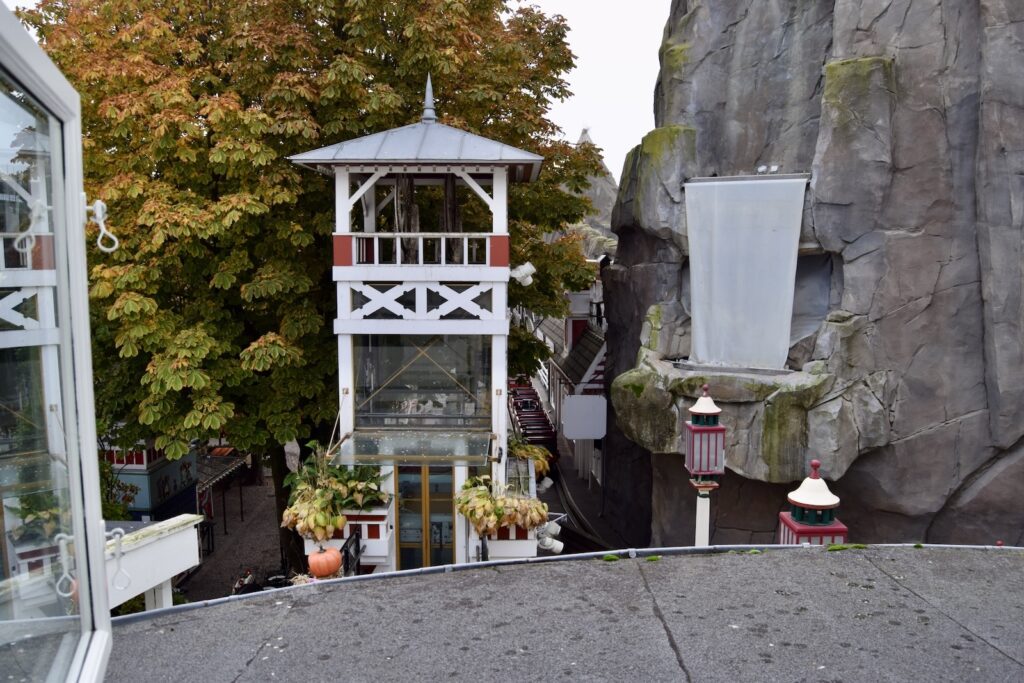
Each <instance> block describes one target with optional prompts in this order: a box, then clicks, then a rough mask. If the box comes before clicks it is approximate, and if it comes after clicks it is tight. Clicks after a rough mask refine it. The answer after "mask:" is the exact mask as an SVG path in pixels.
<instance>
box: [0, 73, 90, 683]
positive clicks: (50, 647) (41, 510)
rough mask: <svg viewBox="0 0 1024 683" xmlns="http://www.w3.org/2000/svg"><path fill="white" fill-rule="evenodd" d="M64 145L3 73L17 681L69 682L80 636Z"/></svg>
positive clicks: (5, 500)
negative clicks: (58, 249)
mask: <svg viewBox="0 0 1024 683" xmlns="http://www.w3.org/2000/svg"><path fill="white" fill-rule="evenodd" d="M60 134H61V124H60V122H59V121H58V120H57V119H56V118H54V117H53V116H51V115H50V114H49V113H48V112H46V111H45V110H44V108H43V107H42V106H41V105H40V104H39V103H38V102H36V101H35V100H34V99H33V98H32V97H31V96H30V95H29V94H27V93H26V92H25V91H24V89H23V88H21V87H20V86H19V85H18V84H17V83H16V82H15V80H14V79H13V78H11V77H10V76H8V75H7V74H6V73H5V72H3V71H2V70H0V241H2V244H3V249H2V257H0V503H2V504H0V534H2V537H0V661H2V662H4V668H3V670H4V672H5V673H6V674H8V675H9V677H10V678H12V679H15V680H37V679H38V680H42V679H47V680H49V679H48V678H47V677H48V676H53V677H54V680H56V679H57V678H60V679H63V678H64V676H65V675H66V674H67V672H68V671H69V669H70V666H71V661H72V657H73V655H74V653H75V649H76V647H77V646H78V643H79V639H80V636H81V634H82V632H83V620H82V619H81V617H80V616H79V615H78V613H79V599H78V592H77V581H76V579H75V577H76V573H77V571H76V566H75V560H76V557H75V556H76V552H75V544H74V543H73V542H72V536H73V534H74V529H73V526H72V521H71V520H72V502H71V495H70V489H69V470H68V462H69V459H70V461H71V462H73V463H77V458H76V456H75V453H76V451H75V448H74V446H73V443H74V439H73V434H66V433H65V428H68V430H72V431H73V429H74V421H73V417H71V418H68V417H67V416H71V415H73V413H70V412H68V413H66V412H65V406H64V404H63V403H64V402H63V401H62V398H61V389H62V382H61V365H62V364H64V363H67V362H68V361H67V360H66V358H67V356H66V355H63V354H66V353H67V352H68V351H69V348H65V347H63V344H62V336H63V337H65V338H66V333H65V334H64V335H62V334H61V328H62V327H63V326H64V325H65V323H66V321H65V320H61V319H60V318H61V316H60V315H58V311H57V305H56V302H57V292H56V290H57V280H58V277H57V270H56V268H55V253H54V248H55V244H54V239H55V235H54V232H55V231H54V226H55V225H57V224H59V223H61V221H63V215H62V212H61V207H62V205H63V202H64V188H63V182H64V178H63V171H62V167H61V161H62V155H61V149H62V147H61V140H60ZM60 235H61V236H63V232H61V233H60ZM62 357H63V358H64V359H65V360H62ZM69 370H70V368H65V371H69ZM69 384H70V381H65V382H64V383H63V389H64V390H65V391H68V392H69V393H68V394H67V395H73V394H71V393H70V389H71V387H70V386H69ZM69 454H70V455H69Z"/></svg>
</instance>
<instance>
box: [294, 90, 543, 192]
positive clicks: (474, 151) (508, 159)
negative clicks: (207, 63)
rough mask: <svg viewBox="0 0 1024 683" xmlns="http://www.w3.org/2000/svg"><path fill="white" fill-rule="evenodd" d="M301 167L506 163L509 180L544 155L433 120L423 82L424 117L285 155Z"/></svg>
mask: <svg viewBox="0 0 1024 683" xmlns="http://www.w3.org/2000/svg"><path fill="white" fill-rule="evenodd" d="M288 159H289V160H291V161H293V162H295V163H296V164H299V165H301V166H308V167H310V168H323V167H329V166H385V165H422V166H428V165H448V166H505V167H507V168H508V170H509V180H511V181H519V182H530V181H532V180H536V179H537V175H538V174H539V173H540V165H541V162H542V161H543V160H544V158H543V157H541V156H539V155H537V154H533V153H532V152H527V151H525V150H522V149H518V148H516V147H513V146H511V145H506V144H504V143H501V142H498V141H497V140H490V139H488V138H485V137H482V136H480V135H474V134H473V133H469V132H467V131H464V130H459V129H458V128H452V127H451V126H446V125H444V124H443V123H437V121H436V117H435V115H434V97H433V92H432V89H431V86H430V81H429V79H428V81H427V93H426V97H425V101H424V109H423V119H422V120H421V121H420V122H419V123H413V124H411V125H408V126H402V127H401V128H392V129H391V130H386V131H384V132H383V133H374V134H373V135H366V136H364V137H361V138H355V139H354V140H346V141H345V142H339V143H337V144H334V145H329V146H327V147H321V148H320V149H314V150H311V151H309V152H302V153H301V154H295V155H293V156H290V157H288Z"/></svg>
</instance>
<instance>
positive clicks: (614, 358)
mask: <svg viewBox="0 0 1024 683" xmlns="http://www.w3.org/2000/svg"><path fill="white" fill-rule="evenodd" d="M660 57H661V72H660V76H659V80H658V83H657V86H656V88H655V98H654V99H655V121H656V126H657V128H656V129H655V130H654V131H651V132H650V133H648V134H647V135H646V136H645V137H644V138H643V140H642V141H641V143H640V144H639V145H638V146H637V147H636V148H635V149H634V150H633V151H632V152H631V153H630V155H629V156H628V157H627V160H626V164H625V167H624V169H623V175H622V181H621V183H620V188H619V196H618V201H617V204H616V207H615V210H614V212H613V216H612V227H613V229H614V230H615V232H616V233H617V234H618V236H619V252H618V256H617V258H616V261H615V263H614V264H613V265H612V266H611V267H609V268H606V269H605V272H604V286H605V300H606V302H607V306H608V309H607V310H608V318H609V332H608V342H609V357H610V366H611V367H610V369H609V376H611V377H616V378H617V379H616V380H615V383H614V384H613V389H612V401H611V402H610V405H611V406H612V408H611V409H610V410H611V413H612V415H611V420H610V425H611V427H612V433H611V434H610V435H609V439H608V442H609V443H608V455H607V457H608V465H607V467H608V470H607V476H608V482H607V486H608V489H609V490H608V496H609V500H613V501H622V502H621V505H620V506H619V507H617V508H616V509H615V510H614V512H615V513H616V517H615V518H617V519H619V521H620V523H621V526H622V532H623V534H624V535H626V536H627V538H630V539H631V540H634V539H635V540H637V542H640V541H644V540H649V541H650V542H651V543H653V544H675V543H689V542H692V537H693V530H692V528H691V527H692V521H693V494H692V492H691V491H690V490H689V486H688V485H687V483H686V479H685V476H683V475H681V474H680V472H681V470H682V460H681V456H679V455H678V448H675V446H674V445H673V444H677V442H678V429H679V424H678V423H679V417H678V416H679V415H680V414H682V413H683V412H685V408H686V407H687V406H688V405H689V404H691V403H692V401H693V398H694V396H695V395H696V388H697V387H698V386H699V384H700V383H701V382H703V381H710V382H711V383H712V385H713V386H715V385H717V386H719V387H720V388H721V389H722V391H721V392H720V393H715V390H713V392H712V393H713V394H715V396H716V400H717V399H719V396H721V400H720V401H719V403H720V405H722V407H723V410H724V414H723V423H725V424H726V425H727V426H728V427H729V428H730V432H731V438H730V443H729V454H728V460H727V462H728V465H729V468H730V470H731V472H730V474H729V475H728V476H727V478H726V480H725V482H724V484H723V487H722V490H721V491H720V492H718V493H716V494H715V495H714V496H712V500H713V503H712V505H713V522H714V524H715V529H714V533H713V538H712V540H713V542H716V543H721V542H735V541H742V540H744V539H746V540H759V541H763V540H765V539H766V534H770V532H771V531H772V530H773V529H774V527H775V525H776V513H777V512H778V510H779V509H781V506H782V505H783V503H784V501H785V493H786V491H787V490H790V489H791V488H793V487H794V486H793V484H792V483H791V482H794V481H796V480H797V479H799V478H800V477H801V474H802V472H804V471H805V470H806V465H807V462H808V461H809V460H810V459H811V458H812V457H819V458H820V459H822V460H823V462H824V463H825V465H824V467H823V472H824V474H825V475H826V476H827V477H829V478H830V479H832V480H834V483H833V486H832V487H833V490H834V491H835V492H836V493H837V494H838V495H839V496H841V498H842V500H843V503H842V512H841V517H842V519H843V520H844V521H845V522H846V523H847V524H848V525H849V526H850V528H851V536H852V538H854V539H855V540H861V541H869V542H870V541H917V540H927V541H932V542H966V543H990V542H993V541H995V540H996V539H1002V540H1005V541H1006V542H1008V543H1018V542H1021V541H1024V505H1021V504H1020V503H1019V501H1017V500H1016V495H1018V492H1019V491H1021V490H1022V489H1024V441H1022V436H1024V414H1022V413H1024V342H1022V332H1024V330H1022V327H1024V298H1022V295H1024V292H1022V288H1024V272H1022V269H1024V253H1022V241H1024V82H1022V81H1021V79H1020V74H1022V73H1024V3H1021V2H1018V1H1017V0H834V1H825V0H822V1H814V2H808V1H806V0H754V1H751V0H747V1H745V2H732V1H725V0H718V1H716V0H675V1H674V2H673V5H672V10H671V14H670V17H669V20H668V23H667V25H666V27H665V34H664V41H663V43H662V46H661V50H660ZM774 164H777V165H779V166H780V170H781V172H783V173H793V172H807V171H809V172H811V174H812V176H811V183H810V187H809V190H808V193H807V201H806V206H805V211H804V217H803V224H802V226H801V239H800V250H801V253H803V254H807V255H814V254H825V255H828V258H831V262H832V269H833V271H832V276H831V283H830V285H829V287H830V292H829V295H830V296H829V300H830V308H829V311H828V313H827V316H826V317H825V318H824V319H823V320H822V321H821V323H820V325H819V326H818V327H817V329H816V331H814V332H813V334H810V335H809V336H807V337H804V338H802V339H799V340H796V341H795V343H794V346H793V348H792V349H791V351H790V368H791V369H792V370H794V373H793V374H792V376H790V377H789V378H788V379H787V378H785V377H783V378H782V379H780V378H778V377H774V378H768V379H764V378H760V379H759V378H756V377H755V378H753V379H751V378H749V377H744V376H742V375H741V374H739V373H731V372H724V373H723V372H716V373H708V372H706V371H703V370H701V369H692V368H691V369H687V368H686V367H685V366H682V367H679V366H678V365H674V364H672V363H669V362H667V359H676V358H684V359H685V357H686V356H687V354H688V350H689V316H688V313H687V310H688V303H689V302H688V297H689V294H688V267H687V259H688V244H687V228H686V219H685V193H684V190H683V183H684V182H685V181H686V180H687V179H689V178H693V177H699V176H712V175H718V176H726V175H736V174H745V173H751V172H753V171H754V169H756V168H757V167H759V166H761V165H774ZM818 258H824V257H818ZM751 333H753V334H756V331H751ZM729 375H734V376H732V377H730V376H729ZM673 448H675V450H673ZM652 452H653V453H655V454H656V455H651V453H652ZM631 500H632V501H634V503H633V505H632V507H631V506H630V504H629V501H631ZM648 500H649V501H650V505H649V506H648V504H647V501H648ZM630 510H633V511H634V512H633V513H632V514H631V513H630ZM648 534H649V538H647V536H648Z"/></svg>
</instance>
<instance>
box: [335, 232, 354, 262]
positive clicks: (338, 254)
mask: <svg viewBox="0 0 1024 683" xmlns="http://www.w3.org/2000/svg"><path fill="white" fill-rule="evenodd" d="M334 265H336V266H351V265H352V235H335V236H334Z"/></svg>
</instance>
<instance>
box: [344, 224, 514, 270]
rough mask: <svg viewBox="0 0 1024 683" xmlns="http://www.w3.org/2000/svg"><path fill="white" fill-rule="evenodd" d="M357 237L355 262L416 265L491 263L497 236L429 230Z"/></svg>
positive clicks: (479, 264) (358, 263)
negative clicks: (432, 231) (492, 242)
mask: <svg viewBox="0 0 1024 683" xmlns="http://www.w3.org/2000/svg"><path fill="white" fill-rule="evenodd" d="M353 236H354V237H355V254H354V255H353V256H354V261H355V265H413V266H433V265H437V266H455V265H457V266H485V265H488V264H489V263H491V238H493V237H494V235H492V234H490V233H426V232H424V233H375V234H372V235H366V234H362V235H361V234H359V233H355V234H354V235H353ZM503 237H504V236H503ZM505 239H507V237H505Z"/></svg>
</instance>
